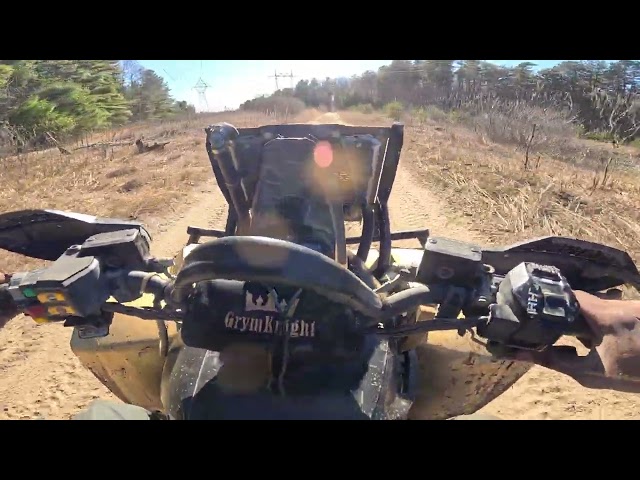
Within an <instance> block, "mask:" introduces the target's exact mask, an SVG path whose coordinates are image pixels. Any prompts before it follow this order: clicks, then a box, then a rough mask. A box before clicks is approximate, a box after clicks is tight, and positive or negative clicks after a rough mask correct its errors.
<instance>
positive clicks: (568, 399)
mask: <svg viewBox="0 0 640 480" xmlns="http://www.w3.org/2000/svg"><path fill="white" fill-rule="evenodd" d="M312 123H340V117H339V115H338V114H336V113H326V114H323V115H322V116H320V117H318V118H317V119H316V120H315V121H314V122H312ZM199 148H202V147H199ZM426 185H427V181H426V179H425V177H424V173H421V172H420V171H417V169H416V168H415V167H413V166H412V165H405V164H403V163H402V162H400V168H399V171H398V174H397V177H396V183H395V185H394V188H393V193H392V195H391V200H390V210H391V219H392V229H393V230H400V229H402V230H405V229H411V228H424V227H428V228H430V229H431V232H432V234H434V235H441V236H448V237H454V238H460V239H468V240H476V241H479V242H482V239H478V238H476V237H474V235H473V234H472V233H470V232H471V228H470V225H469V224H468V223H467V220H466V219H465V218H463V217H460V216H458V215H456V214H455V212H452V211H450V210H449V209H448V207H447V205H446V204H444V202H443V201H442V200H440V199H439V198H438V196H437V195H434V194H433V193H431V192H430V191H429V190H428V189H427V187H426ZM225 215H226V205H225V202H224V199H223V197H222V195H221V194H220V192H219V191H218V189H217V187H216V186H215V183H214V181H213V179H212V180H211V181H209V182H208V183H206V184H204V185H201V186H200V187H197V190H196V191H195V192H194V194H193V196H192V197H191V199H190V201H189V202H187V204H186V205H184V208H183V209H182V211H181V212H179V213H178V214H177V215H176V216H175V217H174V218H171V219H169V220H168V221H166V222H164V223H160V224H158V225H156V226H155V227H154V228H153V231H152V233H153V234H154V238H155V241H154V244H153V252H154V253H155V254H156V255H159V256H171V255H173V254H175V253H176V252H177V250H178V249H179V248H180V247H181V246H182V245H183V244H184V243H185V241H186V238H187V235H186V228H187V226H188V225H198V226H203V227H207V226H208V227H217V228H221V227H223V226H224V220H225ZM406 246H411V242H408V244H407V245H406ZM70 336H71V329H68V328H63V327H61V326H60V325H37V324H35V323H34V322H32V321H31V320H30V319H29V318H25V317H23V316H19V317H16V318H15V319H13V320H12V321H11V322H9V324H8V325H7V326H6V327H5V328H4V329H2V330H0V419H33V418H49V419H66V418H69V417H70V416H71V415H73V414H75V413H76V412H78V411H79V410H80V409H82V408H84V407H85V406H86V405H87V404H88V403H90V402H91V401H92V400H93V399H97V398H111V399H115V397H114V396H113V395H112V394H111V393H110V392H109V391H108V390H107V389H106V388H105V387H104V386H103V385H102V384H101V383H100V382H99V381H98V380H97V379H96V378H95V377H94V376H93V375H92V374H91V373H90V372H89V371H87V370H86V369H85V368H84V367H83V366H82V364H81V363H80V361H79V360H78V359H77V358H76V357H75V356H74V355H73V353H72V352H71V349H70V347H69V339H70ZM639 399H640V397H637V396H634V395H628V394H620V393H616V392H608V391H606V392H605V391H592V390H588V389H585V388H582V387H581V386H580V385H578V384H577V383H576V382H574V381H573V380H571V379H568V378H566V377H564V376H562V375H559V374H556V373H554V372H551V371H549V370H546V369H543V368H539V367H534V368H533V369H531V371H530V372H529V373H527V374H526V375H525V376H524V377H522V378H521V379H520V380H519V381H517V382H516V383H515V384H514V385H513V386H512V387H511V388H510V389H509V390H508V391H507V392H506V393H505V394H503V395H502V396H501V397H499V398H498V399H497V400H495V401H494V402H492V403H491V404H489V405H487V406H486V407H485V408H483V411H487V412H490V413H494V414H497V415H499V416H500V417H502V418H506V419H565V418H567V419H568V418H571V419H623V418H625V419H632V418H633V419H637V418H640V401H639Z"/></svg>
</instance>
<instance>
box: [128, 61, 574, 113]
mask: <svg viewBox="0 0 640 480" xmlns="http://www.w3.org/2000/svg"><path fill="white" fill-rule="evenodd" d="M488 61H489V62H492V63H496V64H499V65H508V66H513V65H517V64H519V63H522V62H533V63H535V64H537V67H536V68H549V67H552V66H554V65H556V64H558V63H560V62H563V61H564V60H488ZM138 62H140V64H141V65H142V66H143V67H145V68H149V69H151V70H153V71H155V72H156V73H157V74H158V75H160V76H162V77H163V78H164V79H165V81H166V82H167V85H169V88H170V89H171V95H172V96H173V98H175V99H176V100H186V101H187V102H189V103H191V104H192V105H194V106H195V107H196V109H197V110H198V111H220V110H224V109H226V108H228V109H236V108H238V106H239V105H240V104H241V103H242V102H244V101H245V100H250V99H252V98H255V97H257V96H259V95H268V94H270V93H272V92H273V91H274V90H275V89H276V83H275V78H273V75H274V73H275V72H277V73H278V74H279V75H281V74H286V75H289V74H291V73H293V75H294V78H293V85H295V84H296V83H297V82H298V81H300V80H304V79H307V80H310V79H312V78H314V77H315V78H318V79H324V78H326V77H330V78H336V77H351V76H352V75H360V74H361V73H363V72H365V71H367V70H374V71H375V70H378V68H380V67H381V66H383V65H388V64H390V63H391V60H138ZM200 78H202V80H203V81H204V82H205V83H206V84H207V85H208V88H207V89H206V91H205V95H206V105H205V104H204V103H203V102H201V101H200V97H199V95H198V93H197V91H196V90H195V89H194V86H195V85H196V82H198V80H199V79H200ZM291 80H292V79H290V78H278V87H279V88H286V87H290V86H291V85H292V81H291Z"/></svg>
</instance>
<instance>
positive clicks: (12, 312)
mask: <svg viewBox="0 0 640 480" xmlns="http://www.w3.org/2000/svg"><path fill="white" fill-rule="evenodd" d="M10 278H11V277H10V276H9V275H5V274H4V273H2V272H0V285H4V284H5V283H8V282H9V280H10ZM17 313H18V310H17V308H16V305H15V303H14V302H13V298H11V295H9V293H8V292H7V291H6V290H2V289H0V328H2V327H4V325H5V323H7V322H8V321H9V320H11V319H12V318H13V317H15V316H16V315H17Z"/></svg>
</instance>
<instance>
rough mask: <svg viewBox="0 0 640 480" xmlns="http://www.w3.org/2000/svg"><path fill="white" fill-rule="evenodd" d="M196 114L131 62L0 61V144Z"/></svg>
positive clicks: (155, 77) (157, 78) (18, 143)
mask: <svg viewBox="0 0 640 480" xmlns="http://www.w3.org/2000/svg"><path fill="white" fill-rule="evenodd" d="M181 113H195V109H194V107H193V106H191V105H189V104H187V102H184V101H178V102H176V101H175V100H174V99H173V98H172V97H171V95H170V92H169V87H168V86H167V84H166V83H165V81H164V80H163V79H162V77H160V76H159V75H157V74H156V73H155V72H154V71H152V70H149V69H145V68H143V67H142V66H141V65H140V64H139V63H138V62H136V61H135V60H0V143H5V144H6V143H7V142H8V143H12V144H14V145H16V146H18V147H20V146H24V145H26V144H27V143H29V142H30V141H33V140H34V139H41V138H43V136H44V135H47V136H48V137H50V136H54V138H56V137H58V138H60V137H72V136H78V135H81V134H83V133H87V132H93V131H96V130H100V129H103V128H109V127H114V126H119V125H123V124H126V123H129V122H132V121H141V120H155V119H162V118H167V117H170V116H173V115H176V114H181Z"/></svg>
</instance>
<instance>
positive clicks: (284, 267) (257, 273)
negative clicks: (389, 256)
mask: <svg viewBox="0 0 640 480" xmlns="http://www.w3.org/2000/svg"><path fill="white" fill-rule="evenodd" d="M214 279H227V280H242V281H249V282H259V283H262V284H267V285H273V286H277V285H287V286H292V287H297V288H302V289H304V290H313V291H315V292H316V293H318V294H319V295H322V296H324V297H326V298H328V299H329V300H331V301H334V302H336V303H340V304H343V305H347V306H349V307H351V308H353V309H354V310H356V311H358V312H360V313H363V314H365V315H367V316H371V317H376V316H377V315H379V314H380V309H381V307H382V302H381V300H380V298H379V297H378V295H377V294H376V293H375V292H374V291H373V290H371V289H370V288H369V287H368V286H367V285H366V284H365V283H364V282H363V281H362V280H360V279H359V278H358V277H357V276H356V275H355V274H354V273H352V272H351V271H349V270H348V269H346V268H344V267H343V266H342V265H340V264H339V263H337V262H335V261H334V260H332V259H330V258H329V257H327V256H325V255H322V254H321V253H318V252H316V251H314V250H312V249H310V248H307V247H304V246H301V245H296V244H295V243H291V242H287V241H284V240H278V239H273V238H268V237H257V236H233V237H225V238H220V239H216V240H212V241H210V242H207V243H203V244H200V245H198V246H197V247H195V248H194V249H193V250H192V251H191V253H190V254H189V255H188V256H187V258H186V259H185V264H184V266H183V268H182V270H181V271H180V273H179V275H178V277H177V279H176V284H177V285H186V284H191V283H196V282H199V281H204V280H214Z"/></svg>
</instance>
